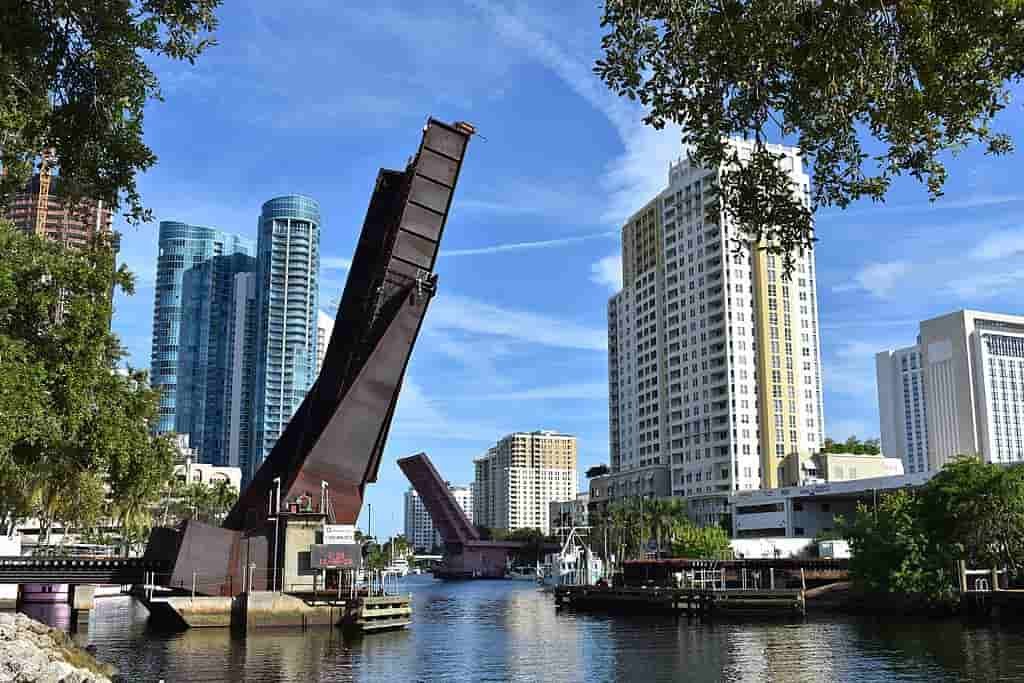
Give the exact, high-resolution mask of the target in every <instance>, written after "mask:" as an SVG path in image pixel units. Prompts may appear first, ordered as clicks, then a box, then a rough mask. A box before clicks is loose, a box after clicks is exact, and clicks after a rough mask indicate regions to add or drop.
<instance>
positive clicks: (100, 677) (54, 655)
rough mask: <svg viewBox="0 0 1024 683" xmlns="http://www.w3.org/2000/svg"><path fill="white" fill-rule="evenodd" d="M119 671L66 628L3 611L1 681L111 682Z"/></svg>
mask: <svg viewBox="0 0 1024 683" xmlns="http://www.w3.org/2000/svg"><path fill="white" fill-rule="evenodd" d="M116 673H117V671H116V669H114V667H112V666H110V665H109V664H103V663H101V662H98V661H96V659H95V658H94V657H93V656H92V655H91V654H89V653H88V652H86V651H85V650H83V649H82V648H80V647H78V646H77V645H76V644H75V643H74V641H73V640H72V639H71V637H70V636H69V635H68V634H67V633H65V632H64V631H61V630H59V629H55V628H50V627H49V626H47V625H46V624H42V623H40V622H38V621H35V620H34V619H30V618H28V617H26V616H25V615H24V614H13V613H6V614H5V613H0V683H34V682H36V681H38V682H39V683H110V681H111V679H112V678H113V676H114V675H115V674H116Z"/></svg>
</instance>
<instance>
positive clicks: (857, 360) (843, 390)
mask: <svg viewBox="0 0 1024 683" xmlns="http://www.w3.org/2000/svg"><path fill="white" fill-rule="evenodd" d="M911 343H913V338H912V337H911V338H909V339H902V340H901V339H899V338H895V339H894V338H888V337H886V338H879V339H877V340H852V341H846V342H843V343H842V344H839V345H838V346H837V347H835V348H833V349H830V350H829V351H828V352H827V353H825V354H824V358H823V359H822V364H823V365H824V371H825V372H824V378H823V380H824V385H825V388H826V389H828V391H830V392H832V393H835V394H842V395H845V396H851V397H853V398H859V399H863V400H864V401H870V402H871V403H874V402H875V400H877V396H878V393H877V389H876V383H875V354H877V353H878V352H879V351H884V350H885V349H893V348H901V347H904V346H907V345H908V344H911ZM830 431H831V430H830ZM844 438H845V437H844Z"/></svg>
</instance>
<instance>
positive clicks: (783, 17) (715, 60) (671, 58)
mask: <svg viewBox="0 0 1024 683" xmlns="http://www.w3.org/2000/svg"><path fill="white" fill-rule="evenodd" d="M602 27H605V28H606V29H607V33H606V34H605V36H604V38H603V40H602V45H603V50H604V55H603V58H602V59H601V60H599V61H598V62H597V64H596V66H595V72H596V73H597V74H598V75H599V76H600V77H601V78H602V79H603V80H604V82H605V83H606V84H607V85H608V86H609V87H610V88H611V89H612V90H614V91H615V92H617V93H618V94H620V95H622V96H626V97H628V98H631V99H638V100H639V101H640V102H641V103H642V104H643V105H645V106H646V108H647V110H648V115H647V116H646V118H645V119H644V120H645V122H646V123H648V124H650V125H652V126H654V127H656V128H661V127H663V126H664V125H665V124H666V123H669V122H673V123H677V124H679V125H680V126H681V128H682V136H683V143H684V144H685V145H686V146H687V148H688V149H689V150H690V152H691V153H692V155H693V157H694V158H695V159H696V160H697V161H698V162H699V163H701V164H702V165H704V166H706V167H708V168H721V169H722V170H721V177H720V194H719V200H720V202H719V203H718V208H722V207H724V211H723V213H724V217H725V218H726V219H729V220H731V221H732V222H733V223H734V224H735V225H737V226H738V227H739V228H740V229H741V230H742V231H743V232H744V233H745V234H746V236H748V237H749V238H751V239H752V240H753V241H754V242H757V243H761V244H763V245H764V246H765V247H766V248H768V249H769V250H771V251H773V252H774V253H779V254H781V255H782V256H783V258H784V260H785V263H786V265H787V266H791V265H792V261H791V258H792V256H791V254H792V253H799V252H800V250H802V249H805V248H807V247H809V246H810V245H811V243H812V241H813V239H814V231H813V226H812V222H811V211H812V210H813V209H817V208H820V207H825V206H833V205H834V206H839V207H846V206H847V205H848V204H849V203H850V202H852V201H854V200H856V199H859V198H862V197H867V198H870V199H872V200H876V201H880V200H882V199H884V197H885V195H886V192H887V191H888V189H889V187H890V185H891V183H892V181H893V179H894V178H896V177H897V176H900V175H903V174H908V175H910V176H912V177H913V178H915V179H917V180H919V181H921V182H924V183H925V184H926V185H927V187H928V193H929V196H930V197H931V198H932V199H935V198H938V197H939V196H940V195H941V194H942V187H943V184H944V182H945V180H946V174H947V173H946V167H945V161H944V157H945V156H946V155H947V153H949V152H953V153H956V152H958V151H960V150H962V149H963V148H965V147H966V146H968V145H969V144H972V143H977V144H980V145H982V146H983V147H984V148H985V150H986V151H987V152H989V153H992V154H1003V153H1006V152H1008V151H1010V150H1011V147H1012V145H1011V142H1010V140H1009V139H1008V137H1007V136H1005V135H1003V134H1000V133H997V132H995V131H994V130H993V129H992V127H991V126H992V123H993V120H994V119H995V117H996V115H997V114H998V113H999V112H1000V111H1001V110H1002V109H1004V108H1005V107H1006V106H1007V103H1008V102H1009V92H1008V89H1007V85H1008V83H1009V82H1011V81H1018V80H1019V79H1020V77H1021V74H1022V71H1024V2H1021V1H1020V0H838V1H836V2H822V1H821V0H799V1H794V0H691V1H689V2H678V1H677V0H629V1H628V2H627V1H626V0H607V1H606V2H605V10H604V16H603V18H602ZM730 137H741V138H744V139H748V140H751V141H752V142H753V143H754V152H753V155H752V157H751V158H750V159H748V160H742V159H741V158H740V156H739V154H738V153H737V150H736V149H735V148H734V147H732V146H730V145H729V144H727V142H726V141H727V139H728V138H730ZM772 137H774V138H775V139H777V140H782V139H786V140H790V139H792V140H795V142H796V144H797V145H798V146H799V148H800V149H801V150H802V153H803V155H804V157H805V159H807V160H808V161H809V163H810V166H811V168H812V169H813V175H814V180H815V182H814V186H813V188H812V189H811V191H810V202H809V206H808V205H806V204H805V203H804V201H803V196H802V195H803V193H802V191H801V189H800V188H796V187H793V186H792V185H791V181H790V179H789V176H788V174H787V173H786V172H785V170H784V169H782V168H781V167H780V166H779V164H778V163H777V162H778V161H779V155H778V154H777V153H774V152H772V151H771V149H769V147H768V146H767V145H768V140H769V138H772ZM862 137H863V138H866V142H867V144H865V143H862V142H861V138H862ZM718 217H719V213H718V210H717V208H714V207H713V208H712V212H711V215H710V217H709V220H714V221H715V222H717V221H718ZM762 240H763V241H762ZM787 270H788V268H787Z"/></svg>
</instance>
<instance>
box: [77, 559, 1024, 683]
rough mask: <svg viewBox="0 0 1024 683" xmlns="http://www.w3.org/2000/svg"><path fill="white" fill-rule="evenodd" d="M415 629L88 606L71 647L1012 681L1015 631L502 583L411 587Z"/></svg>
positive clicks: (129, 660)
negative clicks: (197, 619)
mask: <svg viewBox="0 0 1024 683" xmlns="http://www.w3.org/2000/svg"><path fill="white" fill-rule="evenodd" d="M404 589H405V590H408V591H410V592H411V593H412V594H413V604H414V616H413V619H414V622H413V625H412V626H411V627H410V628H409V629H407V630H404V631H396V632H390V633H379V634H374V635H371V636H367V637H364V638H348V637H345V636H343V635H342V633H341V632H340V631H339V630H336V629H328V628H317V629H310V630H308V631H300V630H268V631H258V632H255V633H252V634H249V635H248V636H245V637H241V636H238V635H232V633H231V632H230V631H229V630H227V629H195V630H191V631H186V632H184V633H177V634H160V633H154V632H152V631H151V630H149V629H148V628H147V627H146V610H145V609H144V608H143V607H142V606H141V605H139V604H138V603H136V602H134V601H132V600H131V599H128V598H109V599H102V600H100V601H98V604H97V609H96V611H95V612H94V614H93V617H92V621H91V623H90V627H89V630H88V631H87V632H84V633H80V634H78V635H77V636H76V638H77V639H78V640H79V642H80V643H82V644H83V645H84V644H87V643H91V644H93V645H95V646H96V648H97V655H98V656H99V657H100V658H101V659H103V660H105V661H110V662H111V663H113V664H115V665H116V666H117V667H118V668H119V669H120V670H121V672H122V674H123V676H124V679H125V680H131V681H136V680H138V681H150V680H153V681H155V680H158V679H160V678H163V679H165V680H166V681H168V683H170V681H248V680H261V681H311V680H321V681H383V680H387V681H391V680H394V681H429V680H459V681H466V682H468V681H485V680H494V681H498V680H500V681H539V680H543V681H605V680H638V681H669V680H693V681H703V680H707V681H718V680H727V681H785V682H789V681H845V680H857V681H927V682H928V683H935V682H937V681H947V680H948V681H954V680H977V681H1000V680H1001V681H1019V680H1024V633H1021V632H1020V631H1019V629H1014V628H1013V627H1005V628H1004V627H1000V626H998V625H969V624H963V623H961V622H960V621H956V620H951V621H950V620H947V621H927V620H919V621H894V620H891V619H887V620H880V619H863V618H857V619H854V618H843V617H829V618H811V619H808V620H806V621H797V622H788V623H771V622H761V623H746V624H745V623H739V622H714V623H702V622H700V621H695V620H688V619H687V618H686V617H681V618H676V617H671V616H658V617H653V616H652V617H628V616H611V615H602V614H575V613H572V612H565V611H556V610H555V608H554V606H553V604H552V599H551V596H550V595H549V594H545V593H542V592H540V591H538V590H537V589H536V588H535V587H534V586H533V585H532V584H529V583H526V582H512V581H476V582H462V583H442V582H436V581H433V580H431V579H429V578H427V577H415V578H412V577H411V578H410V579H409V580H407V581H405V582H404Z"/></svg>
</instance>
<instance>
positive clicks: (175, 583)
mask: <svg viewBox="0 0 1024 683" xmlns="http://www.w3.org/2000/svg"><path fill="white" fill-rule="evenodd" d="M143 588H144V590H145V591H146V594H147V595H148V596H149V597H150V598H152V597H153V596H154V595H155V594H156V593H157V592H158V591H161V590H163V589H168V588H170V589H172V590H176V591H183V592H185V593H188V594H189V595H191V596H192V597H193V598H195V597H199V596H218V597H231V596H234V595H237V594H238V593H239V592H241V585H240V584H239V583H238V580H237V579H236V578H235V577H234V576H232V575H231V574H200V573H199V572H192V575H191V576H190V577H189V576H186V577H177V578H175V577H174V575H173V574H171V573H165V572H154V571H150V572H146V575H145V579H144V584H143Z"/></svg>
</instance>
